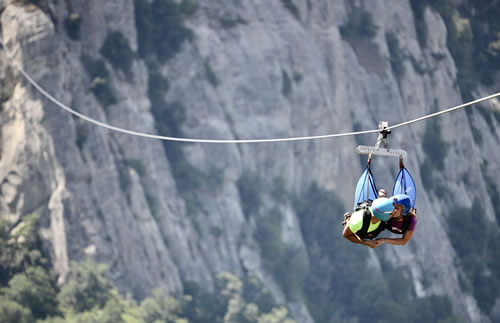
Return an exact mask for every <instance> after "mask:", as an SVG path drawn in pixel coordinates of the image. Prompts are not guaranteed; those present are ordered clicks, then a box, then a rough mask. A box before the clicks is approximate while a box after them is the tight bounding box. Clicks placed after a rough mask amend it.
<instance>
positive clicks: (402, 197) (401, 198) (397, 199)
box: [391, 194, 412, 215]
mask: <svg viewBox="0 0 500 323" xmlns="http://www.w3.org/2000/svg"><path fill="white" fill-rule="evenodd" d="M391 199H392V200H393V201H394V203H395V204H400V205H402V206H404V210H403V215H406V214H408V211H410V209H411V204H412V201H411V197H409V196H408V195H406V194H397V195H394V196H393V197H391Z"/></svg>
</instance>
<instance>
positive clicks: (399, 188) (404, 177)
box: [392, 167, 417, 208]
mask: <svg viewBox="0 0 500 323" xmlns="http://www.w3.org/2000/svg"><path fill="white" fill-rule="evenodd" d="M396 194H406V195H408V196H409V197H410V198H411V203H412V204H411V207H412V208H414V207H415V202H416V201H417V188H416V186H415V182H414V181H413V178H412V177H411V175H410V172H409V171H408V170H407V169H406V168H404V167H403V168H402V169H401V170H400V171H399V174H398V177H396V182H395V183H394V187H393V188H392V195H393V196H394V195H396Z"/></svg>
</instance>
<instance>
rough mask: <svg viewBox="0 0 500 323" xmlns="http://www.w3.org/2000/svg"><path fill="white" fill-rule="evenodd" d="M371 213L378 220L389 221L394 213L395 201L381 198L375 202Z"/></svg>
mask: <svg viewBox="0 0 500 323" xmlns="http://www.w3.org/2000/svg"><path fill="white" fill-rule="evenodd" d="M371 211H372V213H373V215H375V217H376V218H377V219H379V220H381V221H387V220H389V216H390V215H391V213H392V211H394V204H393V200H392V199H388V198H386V197H379V198H378V199H376V200H375V201H373V203H372V206H371Z"/></svg>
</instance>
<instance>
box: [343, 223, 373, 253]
mask: <svg viewBox="0 0 500 323" xmlns="http://www.w3.org/2000/svg"><path fill="white" fill-rule="evenodd" d="M342 236H343V237H344V238H346V239H347V240H349V241H351V242H353V243H359V244H362V245H364V244H365V241H364V240H361V238H360V237H358V236H357V235H356V234H355V233H354V232H352V231H351V229H350V228H349V226H348V225H346V226H345V227H344V232H342ZM372 248H373V247H372Z"/></svg>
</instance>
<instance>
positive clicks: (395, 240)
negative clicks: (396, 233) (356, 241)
mask: <svg viewBox="0 0 500 323" xmlns="http://www.w3.org/2000/svg"><path fill="white" fill-rule="evenodd" d="M412 236H413V231H406V232H405V233H404V234H403V237H402V238H381V239H376V241H377V245H376V246H377V247H378V246H380V245H383V244H384V243H390V244H393V245H400V246H404V245H405V244H407V243H408V241H410V239H411V237H412Z"/></svg>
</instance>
